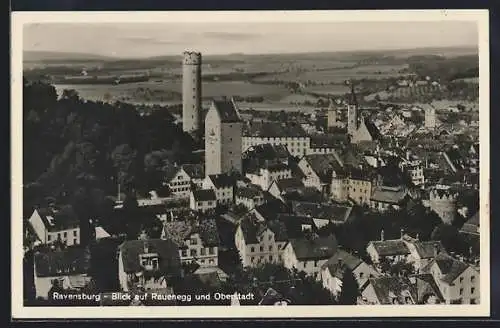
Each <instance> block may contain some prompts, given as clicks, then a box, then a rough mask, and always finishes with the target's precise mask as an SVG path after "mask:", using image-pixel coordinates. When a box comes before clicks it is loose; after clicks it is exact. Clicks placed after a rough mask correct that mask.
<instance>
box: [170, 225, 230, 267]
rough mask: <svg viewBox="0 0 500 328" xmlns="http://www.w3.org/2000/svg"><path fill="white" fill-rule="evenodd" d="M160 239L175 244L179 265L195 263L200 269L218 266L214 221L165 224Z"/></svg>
mask: <svg viewBox="0 0 500 328" xmlns="http://www.w3.org/2000/svg"><path fill="white" fill-rule="evenodd" d="M162 239H169V240H172V241H174V242H175V244H176V245H177V248H178V253H179V258H180V261H181V263H190V262H196V263H197V264H198V265H200V266H201V267H217V266H218V265H219V261H218V254H219V245H220V240H219V233H218V230H217V225H216V222H215V219H204V220H202V221H201V222H198V221H173V222H165V224H164V226H163V233H162Z"/></svg>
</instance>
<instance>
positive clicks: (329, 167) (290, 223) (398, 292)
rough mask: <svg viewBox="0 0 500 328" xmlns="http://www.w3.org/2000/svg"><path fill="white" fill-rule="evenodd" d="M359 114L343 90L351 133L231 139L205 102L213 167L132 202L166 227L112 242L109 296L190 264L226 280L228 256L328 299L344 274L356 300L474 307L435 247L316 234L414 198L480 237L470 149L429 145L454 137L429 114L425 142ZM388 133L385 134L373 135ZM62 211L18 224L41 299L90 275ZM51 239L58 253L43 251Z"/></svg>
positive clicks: (231, 120) (473, 145)
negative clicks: (351, 245) (113, 286)
mask: <svg viewBox="0 0 500 328" xmlns="http://www.w3.org/2000/svg"><path fill="white" fill-rule="evenodd" d="M429 115H431V114H429ZM359 116H360V117H358V108H357V103H356V99H355V96H354V94H353V95H352V97H351V98H350V100H349V102H348V115H347V117H348V124H347V127H348V138H341V137H338V136H335V135H330V136H328V135H325V136H322V137H317V136H315V137H312V136H310V135H309V134H307V133H306V132H305V131H304V129H303V128H302V127H301V126H300V125H298V124H283V123H276V122H260V123H258V122H248V124H246V125H245V127H244V128H242V130H241V135H236V134H235V133H236V132H238V131H240V130H239V129H240V127H241V126H240V125H239V124H241V123H239V121H238V114H237V110H236V108H235V106H234V102H219V103H216V102H214V105H213V107H212V108H211V109H210V111H209V115H208V114H207V119H208V118H209V119H210V120H214V122H215V123H214V124H212V125H210V126H214V125H215V126H216V127H217V129H215V130H217V131H214V129H212V131H210V133H211V136H210V138H211V139H210V140H209V139H207V143H208V144H207V145H208V146H207V147H208V148H207V149H210V154H209V153H207V161H209V157H208V156H210V158H212V159H213V160H214V161H213V163H216V162H217V163H216V164H217V165H216V164H213V163H212V162H211V163H212V164H208V162H207V163H205V165H203V164H182V165H178V166H176V167H172V168H169V169H168V172H165V176H164V181H163V185H164V186H165V187H166V188H168V190H169V195H168V196H165V197H164V196H162V195H158V192H151V193H150V195H148V196H147V197H143V198H142V199H139V200H138V202H139V205H140V206H141V207H143V208H148V209H149V210H150V211H153V212H154V213H155V214H156V216H157V217H158V218H159V219H160V220H161V221H162V223H163V230H162V233H161V236H160V238H156V239H154V238H153V239H151V238H148V237H147V236H144V235H141V236H138V238H137V240H127V241H123V243H121V244H120V246H119V247H118V248H117V258H118V267H117V268H116V270H117V279H118V281H119V285H120V289H121V290H122V291H135V290H146V291H147V290H154V291H163V292H165V293H173V290H172V286H173V285H172V281H173V280H175V279H176V278H177V277H182V275H183V274H185V266H186V265H189V264H193V265H194V266H195V269H194V270H193V271H192V274H195V275H198V276H199V277H205V278H206V277H207V276H209V277H210V279H216V280H219V281H224V280H226V279H227V277H228V275H227V274H226V273H225V272H224V270H223V269H221V262H220V258H219V254H220V253H221V252H223V251H227V250H230V249H235V250H236V251H237V252H238V254H239V257H240V260H241V263H242V265H243V266H246V267H256V266H259V265H262V264H264V263H276V264H281V265H283V266H285V267H286V268H288V269H296V270H299V271H303V272H305V273H306V274H307V275H309V276H311V277H314V278H315V279H317V280H318V281H320V282H321V283H322V285H323V286H324V287H325V288H326V289H328V290H329V291H330V292H331V293H332V294H333V295H334V296H338V295H339V293H340V292H341V290H342V282H343V277H344V274H345V273H346V272H348V271H350V272H352V273H353V275H354V277H355V278H356V281H357V284H358V289H359V299H358V303H359V304H424V303H447V304H451V303H468V304H472V303H478V302H479V299H480V298H479V271H478V268H477V267H476V266H474V265H473V264H470V263H468V262H466V261H464V260H462V259H460V258H458V257H457V256H454V254H451V253H450V254H449V253H448V252H447V251H446V250H445V249H444V247H443V246H442V245H441V243H440V242H436V241H421V240H419V239H418V236H414V238H412V237H410V236H408V235H407V234H403V233H402V234H401V237H400V238H399V239H394V240H385V239H384V236H383V232H382V236H381V238H380V240H373V241H370V242H369V243H368V245H367V247H366V253H367V254H368V257H367V258H361V256H360V255H358V254H355V253H351V252H349V251H348V250H347V249H344V248H343V247H342V245H339V243H338V241H337V239H336V237H335V235H333V234H330V235H325V234H322V233H320V232H321V230H322V229H323V228H324V227H326V226H329V225H343V224H346V223H349V222H352V221H355V220H356V218H357V217H359V216H360V215H363V214H364V213H366V211H372V212H379V213H384V212H386V211H391V210H397V209H400V208H403V207H404V206H405V205H406V204H407V203H408V202H409V201H417V202H421V203H422V204H423V205H424V206H426V207H427V208H428V209H429V210H431V211H434V212H435V213H436V214H437V215H438V216H439V217H440V218H441V219H442V221H443V223H445V224H452V223H453V222H455V218H456V216H457V215H462V216H463V219H464V220H465V221H466V224H464V226H463V227H462V232H463V233H467V234H471V235H478V231H479V230H478V229H479V216H478V214H477V210H478V209H477V208H470V209H469V208H466V209H463V208H462V207H460V206H461V205H460V204H459V202H458V197H459V195H460V193H461V192H462V191H464V190H474V189H475V190H477V189H478V187H479V186H478V181H477V176H478V170H479V147H478V143H477V141H475V140H470V142H464V143H461V145H462V144H463V145H465V146H463V145H462V146H460V147H459V146H456V145H455V144H451V145H447V144H445V145H444V146H443V145H440V143H444V142H445V141H446V140H450V139H451V140H453V138H454V135H453V134H451V135H450V134H449V133H444V134H442V133H441V132H438V133H436V131H439V130H438V129H436V126H431V125H432V124H431V123H432V122H431V121H432V118H430V117H429V118H428V121H429V122H430V123H428V125H429V126H427V127H426V128H428V129H429V130H431V133H430V136H429V139H430V140H431V141H430V142H427V141H426V140H427V139H426V137H421V138H420V137H419V138H415V135H414V134H412V133H414V132H415V131H416V130H418V128H415V129H413V130H412V131H410V132H408V131H403V130H404V127H403V125H404V124H405V123H404V121H403V120H402V119H399V118H398V117H397V116H395V117H394V118H393V119H391V120H390V121H389V122H386V123H387V124H385V125H384V127H381V126H380V125H379V127H377V124H375V123H373V119H372V118H371V117H370V116H369V115H359ZM216 121H217V122H216ZM328 121H329V122H330V124H333V122H334V121H335V120H334V119H331V120H330V119H329V120H328ZM434 123H435V122H434ZM434 123H433V124H434ZM208 129H210V127H209V128H208ZM396 130H397V131H399V132H398V133H395V134H396V135H394V136H392V137H389V138H385V137H384V135H385V134H391V133H392V132H393V131H396ZM224 131H225V132H224ZM228 131H229V132H228ZM235 131H236V132H235ZM391 131H392V132H391ZM407 132H408V133H407ZM409 136H411V138H409ZM238 138H239V139H238ZM239 140H241V143H240V141H239ZM443 140H445V141H443ZM415 142H416V143H415ZM436 144H437V146H436ZM226 150H227V151H226ZM207 152H208V150H207ZM226 152H227V153H228V154H229V153H230V156H229V155H228V157H227V158H225V157H224V156H225V155H224V154H225V153H226ZM238 152H240V154H241V156H240V155H238ZM238 161H241V163H240V162H238ZM214 165H215V166H214ZM225 167H227V168H230V169H228V170H225V169H224V170H223V169H222V168H225ZM214 172H216V173H214ZM436 177H437V178H436ZM443 177H448V179H447V180H446V181H444V179H443ZM167 203H168V204H169V205H168V206H167V205H166V204H167ZM172 204H174V205H172ZM118 205H119V204H118ZM118 205H117V207H116V208H115V209H119V206H118ZM236 208H238V209H239V211H238V212H239V213H238V214H236V212H237V211H236V210H235V209H236ZM61 212H63V211H58V210H57V209H55V208H50V209H35V210H34V211H33V213H32V215H31V216H30V217H29V219H28V222H29V224H28V228H27V230H29V232H30V233H31V234H32V235H34V236H35V237H36V238H35V239H36V240H37V242H36V246H37V247H38V248H35V249H36V252H35V254H34V263H33V270H34V286H35V289H36V297H40V298H47V297H48V292H49V290H50V289H51V288H52V287H53V284H56V281H57V282H61V284H59V286H64V287H65V288H66V289H72V290H74V289H79V288H80V289H81V288H85V285H86V282H88V281H89V279H90V271H89V268H90V266H89V263H88V261H89V256H87V255H85V254H86V252H87V248H86V247H85V245H86V244H87V243H88V241H83V240H82V239H81V237H80V235H81V234H80V227H79V223H78V220H76V219H75V218H76V216H75V215H74V213H73V214H72V213H68V212H67V211H66V212H65V213H61ZM186 213H190V215H189V216H186V215H185V214H186ZM63 214H64V215H63ZM228 226H229V228H228ZM94 228H95V231H94V233H93V234H91V238H92V239H93V241H94V240H95V241H96V242H97V241H99V240H103V239H107V238H114V237H113V236H110V235H109V234H108V233H107V232H106V231H105V227H100V226H97V227H94ZM56 241H57V242H58V244H62V245H63V246H65V247H63V248H62V249H61V248H57V247H54V243H55V242H56ZM39 246H48V247H39ZM75 254H76V255H75ZM77 258H78V260H76V259H77ZM385 263H389V264H390V265H396V264H398V263H400V264H401V263H402V264H406V265H410V266H411V268H412V270H411V272H406V273H404V272H403V273H399V274H393V273H388V272H386V270H384V265H385ZM114 270H115V269H114V268H110V272H115V271H114ZM57 284H58V283H57Z"/></svg>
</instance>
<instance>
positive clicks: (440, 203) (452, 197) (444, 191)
mask: <svg viewBox="0 0 500 328" xmlns="http://www.w3.org/2000/svg"><path fill="white" fill-rule="evenodd" d="M457 197H458V193H457V192H456V191H453V190H452V189H451V188H449V187H444V186H437V187H435V188H433V189H432V190H431V191H430V194H429V205H430V208H431V209H432V210H433V211H434V212H436V214H437V215H439V217H440V218H441V220H443V223H446V224H452V223H453V221H454V219H455V212H456V203H457Z"/></svg>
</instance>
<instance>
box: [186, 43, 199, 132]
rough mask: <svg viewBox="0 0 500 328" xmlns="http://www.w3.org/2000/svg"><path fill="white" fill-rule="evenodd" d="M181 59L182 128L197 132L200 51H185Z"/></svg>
mask: <svg viewBox="0 0 500 328" xmlns="http://www.w3.org/2000/svg"><path fill="white" fill-rule="evenodd" d="M183 55H184V57H183V60H182V130H183V131H184V132H187V133H190V134H197V133H198V132H199V129H200V116H201V53H199V52H189V51H185V52H184V53H183Z"/></svg>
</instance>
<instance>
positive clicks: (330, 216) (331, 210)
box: [292, 202, 353, 222]
mask: <svg viewBox="0 0 500 328" xmlns="http://www.w3.org/2000/svg"><path fill="white" fill-rule="evenodd" d="M352 209H353V207H352V206H346V205H340V204H324V203H323V204H322V203H309V202H292V211H293V212H294V213H295V214H297V215H301V216H309V217H312V218H315V219H327V220H331V221H342V222H346V221H347V220H348V219H349V217H350V215H351V213H352Z"/></svg>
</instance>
